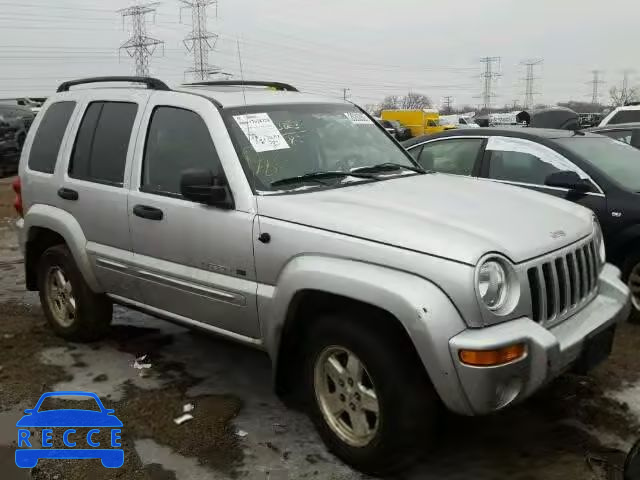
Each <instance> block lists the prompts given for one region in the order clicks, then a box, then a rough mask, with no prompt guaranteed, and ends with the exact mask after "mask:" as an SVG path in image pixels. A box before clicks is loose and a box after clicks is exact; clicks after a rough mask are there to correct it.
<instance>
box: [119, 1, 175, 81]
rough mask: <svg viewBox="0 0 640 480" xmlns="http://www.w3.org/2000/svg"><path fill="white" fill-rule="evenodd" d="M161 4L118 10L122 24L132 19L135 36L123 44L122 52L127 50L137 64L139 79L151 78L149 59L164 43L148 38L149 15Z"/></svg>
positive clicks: (148, 4)
mask: <svg viewBox="0 0 640 480" xmlns="http://www.w3.org/2000/svg"><path fill="white" fill-rule="evenodd" d="M158 5H159V3H147V4H142V5H134V6H132V7H129V8H123V9H122V10H118V13H119V14H121V15H122V23H123V25H124V22H125V19H126V18H127V17H131V25H132V30H133V34H132V36H131V38H130V39H129V40H127V41H126V42H125V43H123V44H122V46H121V47H120V50H125V51H126V52H127V53H128V54H129V56H130V57H133V58H134V59H135V62H136V75H137V76H139V77H148V76H149V57H151V56H152V55H153V53H154V52H155V50H156V47H157V46H158V45H162V46H163V49H164V42H163V41H161V40H157V39H155V38H151V37H149V36H147V15H148V14H149V13H154V14H155V11H156V7H157V6H158Z"/></svg>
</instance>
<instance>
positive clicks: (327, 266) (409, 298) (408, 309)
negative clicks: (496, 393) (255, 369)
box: [262, 256, 466, 411]
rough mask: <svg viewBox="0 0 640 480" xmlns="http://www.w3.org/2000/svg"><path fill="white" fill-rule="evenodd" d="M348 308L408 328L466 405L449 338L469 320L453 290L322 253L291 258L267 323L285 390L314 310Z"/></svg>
mask: <svg viewBox="0 0 640 480" xmlns="http://www.w3.org/2000/svg"><path fill="white" fill-rule="evenodd" d="M345 309H347V310H354V309H355V310H357V311H358V312H363V313H364V314H365V316H367V317H369V316H370V317H371V319H372V325H375V324H376V322H378V321H385V322H386V326H387V327H388V328H390V329H391V330H390V331H392V332H395V333H396V334H398V335H402V337H403V339H404V341H406V344H407V345H408V348H411V349H413V351H414V352H415V354H416V358H417V359H419V360H420V361H421V362H422V366H423V367H424V369H425V372H426V373H427V375H428V377H429V378H430V380H431V382H432V383H433V385H434V386H435V388H436V390H437V391H438V394H439V395H440V397H441V399H442V400H443V401H444V402H445V404H447V405H448V406H449V407H450V408H453V409H455V410H458V411H460V410H463V411H464V410H465V409H466V400H463V398H464V395H463V394H462V392H461V390H459V384H458V382H457V377H456V375H455V369H454V366H453V362H452V360H451V357H450V353H449V345H448V340H449V338H451V337H452V336H454V335H455V334H457V333H459V332H460V331H462V330H464V328H466V326H465V324H464V322H463V321H462V319H461V318H460V315H459V314H458V312H457V310H456V309H455V307H454V306H453V304H452V303H451V301H450V300H449V298H448V297H447V296H446V295H445V294H444V293H443V292H442V291H441V290H440V289H439V288H438V287H437V286H436V285H435V284H433V283H431V282H429V281H428V280H426V279H424V278H421V277H418V276H416V275H413V274H410V273H407V272H403V271H398V270H394V269H389V268H387V267H383V266H379V265H373V264H367V263H363V262H357V261H352V260H346V259H341V258H333V257H322V256H301V257H297V258H295V259H294V260H292V261H291V262H290V263H289V264H288V265H287V266H286V268H285V269H284V270H283V272H282V274H281V275H280V277H279V281H278V286H277V287H276V289H275V291H274V295H273V298H272V299H271V308H270V313H269V314H268V315H267V318H266V319H265V322H263V325H262V326H263V337H264V339H265V347H266V349H267V351H268V353H269V354H270V356H271V358H272V362H273V365H274V375H275V378H274V381H275V387H276V392H277V393H278V394H279V395H281V396H284V397H285V398H286V397H287V396H288V395H289V394H290V393H292V390H293V388H292V385H293V384H294V379H295V366H297V365H299V364H300V362H299V361H298V360H299V358H298V355H299V354H301V353H304V351H303V342H304V333H305V328H306V327H307V326H308V323H309V322H308V318H309V316H310V315H313V314H318V313H319V312H325V313H326V312H327V311H329V312H330V311H332V310H333V311H336V310H340V311H344V310H345ZM366 314H368V315H366ZM460 402H462V404H460Z"/></svg>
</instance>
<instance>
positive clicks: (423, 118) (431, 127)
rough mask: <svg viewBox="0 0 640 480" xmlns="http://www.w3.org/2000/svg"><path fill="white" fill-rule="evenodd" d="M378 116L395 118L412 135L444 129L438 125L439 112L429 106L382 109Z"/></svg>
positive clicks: (417, 135)
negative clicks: (406, 108)
mask: <svg viewBox="0 0 640 480" xmlns="http://www.w3.org/2000/svg"><path fill="white" fill-rule="evenodd" d="M380 118H382V119H383V120H397V121H398V122H400V123H401V124H402V125H404V126H405V127H408V128H410V129H411V134H412V135H413V136H414V137H419V136H420V135H425V134H432V133H439V132H442V131H444V130H445V127H444V126H442V125H440V114H439V113H438V111H437V110H433V109H430V108H424V109H416V110H382V112H381V113H380Z"/></svg>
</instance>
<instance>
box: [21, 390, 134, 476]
mask: <svg viewBox="0 0 640 480" xmlns="http://www.w3.org/2000/svg"><path fill="white" fill-rule="evenodd" d="M50 397H64V398H65V400H70V399H78V398H81V399H82V403H83V406H84V404H85V402H86V406H87V407H93V409H91V410H89V409H87V410H85V409H84V408H83V409H78V408H74V409H72V408H57V409H53V410H45V409H44V408H42V402H44V401H45V400H46V399H47V398H50ZM96 406H97V408H96ZM24 413H25V415H24V417H22V418H21V419H20V420H18V423H16V427H18V448H17V450H16V465H17V466H18V467H20V468H33V467H35V466H36V465H37V463H38V460H40V459H41V458H51V459H72V460H82V459H89V458H99V459H100V461H101V462H102V465H103V466H104V467H106V468H119V467H122V465H123V464H124V450H123V449H122V448H121V447H122V444H121V441H120V438H121V428H122V422H121V421H120V420H119V419H118V417H116V416H115V415H113V413H114V411H113V410H112V409H108V408H104V405H102V402H101V401H100V398H98V396H97V395H96V394H95V393H91V392H49V393H45V394H43V395H42V396H41V397H40V399H39V400H38V403H36V405H35V407H34V408H28V409H26V410H25V411H24ZM85 430H86V432H85ZM36 433H39V439H38V435H36ZM57 447H60V448H57Z"/></svg>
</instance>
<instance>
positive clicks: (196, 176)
mask: <svg viewBox="0 0 640 480" xmlns="http://www.w3.org/2000/svg"><path fill="white" fill-rule="evenodd" d="M180 193H182V196H183V197H184V198H186V199H187V200H191V201H193V202H198V203H204V204H205V205H212V206H215V207H218V208H227V209H230V208H233V201H229V200H228V199H227V198H228V197H230V192H229V188H228V185H227V179H226V178H225V177H224V176H217V175H214V174H213V172H212V171H211V170H205V169H196V168H193V169H189V170H184V171H183V172H182V176H181V177H180Z"/></svg>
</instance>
